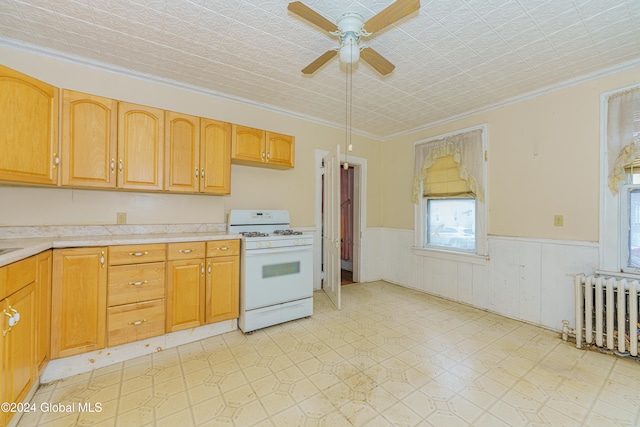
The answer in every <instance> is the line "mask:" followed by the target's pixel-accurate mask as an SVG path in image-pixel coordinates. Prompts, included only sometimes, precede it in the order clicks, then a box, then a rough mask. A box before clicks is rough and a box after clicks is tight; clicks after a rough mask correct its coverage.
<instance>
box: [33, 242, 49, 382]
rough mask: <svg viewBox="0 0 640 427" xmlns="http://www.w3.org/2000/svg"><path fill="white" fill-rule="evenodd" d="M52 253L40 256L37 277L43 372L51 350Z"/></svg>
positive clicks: (39, 363) (39, 354) (38, 340)
mask: <svg viewBox="0 0 640 427" xmlns="http://www.w3.org/2000/svg"><path fill="white" fill-rule="evenodd" d="M52 259H53V254H52V252H51V251H50V250H49V251H46V252H43V253H41V254H39V255H38V258H37V260H38V264H37V265H38V272H37V276H36V303H37V307H38V311H37V322H36V364H37V365H36V367H37V368H38V373H40V372H42V369H44V367H45V364H46V363H47V361H48V360H49V350H50V349H51V268H52Z"/></svg>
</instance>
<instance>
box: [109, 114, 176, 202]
mask: <svg viewBox="0 0 640 427" xmlns="http://www.w3.org/2000/svg"><path fill="white" fill-rule="evenodd" d="M163 148H164V111H163V110H160V109H158V108H151V107H145V106H142V105H135V104H129V103H127V102H120V103H119V104H118V166H117V167H118V187H120V188H129V189H136V190H162V165H163V163H162V161H163V158H164V156H163V153H164V150H163Z"/></svg>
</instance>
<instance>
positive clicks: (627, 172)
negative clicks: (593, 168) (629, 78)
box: [600, 87, 640, 274]
mask: <svg viewBox="0 0 640 427" xmlns="http://www.w3.org/2000/svg"><path fill="white" fill-rule="evenodd" d="M603 106H604V107H603V108H605V111H606V115H605V114H603V116H604V117H606V118H607V121H606V138H605V139H604V142H603V149H604V153H605V156H604V158H603V163H602V167H603V168H604V171H605V173H604V174H603V177H606V179H607V183H606V184H607V185H606V186H603V189H602V191H603V193H602V200H603V202H604V205H603V215H602V221H603V222H602V225H601V229H602V230H603V232H602V239H601V242H600V245H601V248H602V249H601V251H600V252H601V260H600V269H602V270H607V271H618V272H620V271H622V272H625V273H632V274H640V87H636V88H633V89H631V90H626V91H623V92H618V93H613V94H610V95H608V96H605V97H603Z"/></svg>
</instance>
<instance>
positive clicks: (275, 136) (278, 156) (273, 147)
mask: <svg viewBox="0 0 640 427" xmlns="http://www.w3.org/2000/svg"><path fill="white" fill-rule="evenodd" d="M294 148H295V138H294V137H293V136H291V135H282V134H279V133H274V132H267V163H269V164H270V165H272V166H279V167H283V168H292V167H293V162H294V158H295V151H294Z"/></svg>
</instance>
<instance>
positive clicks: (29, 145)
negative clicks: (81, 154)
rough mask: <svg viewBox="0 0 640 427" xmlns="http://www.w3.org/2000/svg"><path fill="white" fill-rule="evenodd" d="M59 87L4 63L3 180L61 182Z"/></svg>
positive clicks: (0, 89)
mask: <svg viewBox="0 0 640 427" xmlns="http://www.w3.org/2000/svg"><path fill="white" fill-rule="evenodd" d="M59 108H60V107H59V90H58V88H55V87H53V86H51V85H48V84H46V83H44V82H41V81H39V80H36V79H34V78H33V77H29V76H27V75H24V74H21V73H19V72H17V71H14V70H12V69H10V68H7V67H3V66H0V180H2V181H14V182H26V183H33V184H57V183H58V169H57V164H58V163H59V157H58V119H59Z"/></svg>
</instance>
